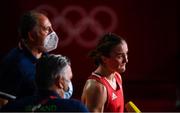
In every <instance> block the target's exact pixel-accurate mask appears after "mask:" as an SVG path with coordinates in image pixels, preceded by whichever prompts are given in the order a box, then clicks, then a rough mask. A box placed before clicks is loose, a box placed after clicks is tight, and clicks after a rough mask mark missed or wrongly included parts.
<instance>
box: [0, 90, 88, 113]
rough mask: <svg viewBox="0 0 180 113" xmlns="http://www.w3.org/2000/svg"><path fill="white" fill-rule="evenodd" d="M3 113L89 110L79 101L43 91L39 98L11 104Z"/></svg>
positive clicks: (20, 100)
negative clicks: (13, 112)
mask: <svg viewBox="0 0 180 113" xmlns="http://www.w3.org/2000/svg"><path fill="white" fill-rule="evenodd" d="M1 111H6V112H8V111H15V112H20V111H24V112H32V111H40V112H55V111H58V112H88V109H87V108H86V107H85V106H84V105H83V104H82V103H81V102H80V101H78V100H74V99H62V98H61V97H60V96H58V94H56V93H55V92H53V91H41V92H40V93H39V94H38V95H37V96H30V97H25V98H21V99H19V100H16V101H12V102H10V103H8V104H7V105H6V106H5V107H3V108H2V109H1Z"/></svg>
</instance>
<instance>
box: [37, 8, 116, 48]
mask: <svg viewBox="0 0 180 113" xmlns="http://www.w3.org/2000/svg"><path fill="white" fill-rule="evenodd" d="M36 10H40V11H42V12H44V13H46V14H49V15H52V17H53V18H52V23H53V24H54V26H53V27H55V28H56V29H57V28H62V29H63V31H65V32H66V33H67V37H66V38H65V39H64V38H63V39H62V40H63V43H61V46H68V45H70V44H71V43H72V42H73V41H74V39H76V40H75V41H76V42H77V43H78V44H79V45H81V46H83V47H86V48H90V47H94V46H95V45H96V44H97V41H98V37H99V36H101V35H102V34H103V33H105V32H112V31H113V30H115V29H116V28H117V25H118V19H117V15H116V13H115V12H114V11H113V10H112V9H111V8H109V7H106V6H98V7H95V8H93V9H92V10H91V11H90V13H87V12H86V11H85V10H84V9H83V8H82V7H80V6H67V7H66V8H64V9H63V11H62V12H61V13H59V12H58V11H57V9H55V8H54V7H51V6H49V5H40V6H38V7H37V8H36ZM70 13H75V14H76V13H78V14H79V15H80V19H79V20H78V21H77V22H76V23H75V24H73V23H72V21H71V20H70V19H68V18H67V15H68V14H70ZM102 13H104V14H106V15H108V17H109V19H110V21H108V22H109V25H108V26H107V27H103V25H102V23H101V22H100V21H101V20H100V21H98V20H97V16H101V14H102ZM106 18H107V16H105V17H102V16H101V19H102V21H104V20H106ZM87 28H89V29H90V30H91V32H93V33H94V34H95V37H94V38H93V39H92V40H87V39H86V37H83V36H81V34H82V33H84V32H85V30H87ZM60 32H61V31H60Z"/></svg>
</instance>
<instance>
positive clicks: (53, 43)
mask: <svg viewBox="0 0 180 113" xmlns="http://www.w3.org/2000/svg"><path fill="white" fill-rule="evenodd" d="M58 41H59V38H58V36H57V35H56V33H55V32H54V31H53V32H52V33H50V34H49V35H47V36H46V38H45V40H44V45H43V47H44V49H45V51H46V52H49V51H52V50H54V49H56V48H57V45H58Z"/></svg>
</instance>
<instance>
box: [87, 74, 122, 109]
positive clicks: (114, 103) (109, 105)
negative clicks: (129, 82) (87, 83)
mask: <svg viewBox="0 0 180 113" xmlns="http://www.w3.org/2000/svg"><path fill="white" fill-rule="evenodd" d="M89 79H95V80H96V81H98V82H100V83H102V84H103V85H104V86H105V87H106V90H107V101H106V103H105V106H104V112H124V96H123V88H122V80H121V76H120V75H119V73H115V79H116V84H117V89H116V90H115V89H113V88H112V86H111V85H110V83H109V82H108V81H107V79H106V78H105V77H102V76H100V75H98V74H95V73H92V75H91V76H90V77H89Z"/></svg>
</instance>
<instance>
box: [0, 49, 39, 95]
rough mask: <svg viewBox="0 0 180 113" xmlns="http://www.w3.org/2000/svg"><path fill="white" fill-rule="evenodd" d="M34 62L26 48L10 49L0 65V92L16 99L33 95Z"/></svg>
mask: <svg viewBox="0 0 180 113" xmlns="http://www.w3.org/2000/svg"><path fill="white" fill-rule="evenodd" d="M36 62H37V58H36V57H34V56H33V55H32V54H31V53H30V52H29V51H28V50H27V48H25V47H23V48H19V47H17V48H14V49H12V50H11V51H10V52H9V53H8V54H7V55H6V56H5V57H4V58H3V59H2V62H1V63H2V64H1V65H0V66H1V67H0V92H4V93H8V94H11V95H14V96H17V97H23V96H30V95H33V94H34V92H35V84H34V78H35V70H36V69H35V68H36V67H35V65H36Z"/></svg>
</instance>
